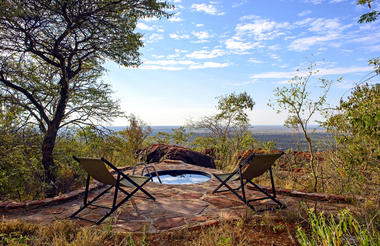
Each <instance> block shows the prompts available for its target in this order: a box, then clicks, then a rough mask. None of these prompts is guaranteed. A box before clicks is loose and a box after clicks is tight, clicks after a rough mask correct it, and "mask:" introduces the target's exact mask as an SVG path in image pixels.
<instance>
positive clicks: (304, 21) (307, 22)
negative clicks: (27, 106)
mask: <svg viewBox="0 0 380 246" xmlns="http://www.w3.org/2000/svg"><path fill="white" fill-rule="evenodd" d="M313 20H314V18H306V19H304V20H300V21H296V22H294V24H295V25H297V26H303V25H306V24H309V23H310V22H312V21H313Z"/></svg>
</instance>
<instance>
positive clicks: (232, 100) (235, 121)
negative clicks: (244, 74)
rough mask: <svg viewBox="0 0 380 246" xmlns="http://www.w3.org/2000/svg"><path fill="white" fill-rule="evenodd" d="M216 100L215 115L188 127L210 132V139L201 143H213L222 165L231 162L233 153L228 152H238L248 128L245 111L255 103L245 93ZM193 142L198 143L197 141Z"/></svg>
mask: <svg viewBox="0 0 380 246" xmlns="http://www.w3.org/2000/svg"><path fill="white" fill-rule="evenodd" d="M218 99H219V100H218V105H217V107H216V108H217V110H218V113H217V114H216V115H211V116H205V117H203V118H202V119H201V120H200V121H198V122H191V123H190V125H191V128H194V129H207V130H208V131H209V132H210V135H211V136H210V137H211V138H210V137H209V138H204V137H201V138H202V141H208V142H209V143H210V142H213V143H214V144H213V145H214V147H217V150H216V151H217V152H219V153H220V154H219V156H220V157H221V161H220V162H221V163H222V165H223V164H226V163H229V161H230V160H231V158H232V155H233V153H230V152H235V151H237V150H240V147H241V144H242V142H243V139H244V138H245V136H246V133H247V130H248V127H249V118H248V114H247V113H246V110H252V109H253V106H254V105H255V102H254V101H253V99H252V97H251V96H250V95H248V93H246V92H243V93H239V94H235V93H231V94H229V95H225V96H221V97H218ZM210 140H211V141H210ZM194 141H195V142H199V141H197V139H195V140H194ZM223 162H224V163H223Z"/></svg>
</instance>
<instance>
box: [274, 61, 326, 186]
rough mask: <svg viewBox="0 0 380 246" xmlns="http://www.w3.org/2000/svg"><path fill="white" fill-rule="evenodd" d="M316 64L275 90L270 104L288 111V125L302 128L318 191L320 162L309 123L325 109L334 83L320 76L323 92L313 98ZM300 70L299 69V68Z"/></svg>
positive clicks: (279, 110) (285, 123)
mask: <svg viewBox="0 0 380 246" xmlns="http://www.w3.org/2000/svg"><path fill="white" fill-rule="evenodd" d="M314 66H315V65H314V64H311V65H310V67H308V69H307V72H306V73H305V75H301V76H298V75H296V76H294V77H293V78H292V79H291V80H290V81H289V85H288V86H283V87H277V88H276V89H275V90H274V96H275V99H274V102H273V101H271V100H270V101H269V103H268V105H269V106H270V107H271V108H273V109H274V110H276V111H277V113H280V112H283V111H287V112H288V118H287V119H286V121H285V122H284V125H285V126H287V127H291V128H294V129H296V130H298V129H301V131H302V133H303V135H304V137H305V139H306V141H307V143H308V147H309V152H310V155H311V158H310V168H311V171H312V174H313V177H314V188H313V189H314V191H317V187H318V164H316V163H315V161H314V159H315V154H314V149H313V144H312V139H311V136H310V133H309V131H308V125H309V122H310V120H311V118H312V116H313V115H314V114H315V113H316V112H318V111H320V110H321V109H323V106H324V104H325V102H326V97H327V93H328V91H329V89H330V86H331V84H332V81H331V80H326V79H323V78H319V81H320V82H321V86H320V87H321V88H322V90H323V91H322V93H321V95H320V96H319V97H317V99H316V100H313V99H312V96H311V93H310V91H309V90H308V89H309V88H308V87H309V85H310V82H311V79H312V77H313V75H315V74H317V73H318V71H314V70H313V69H314ZM297 72H299V70H297Z"/></svg>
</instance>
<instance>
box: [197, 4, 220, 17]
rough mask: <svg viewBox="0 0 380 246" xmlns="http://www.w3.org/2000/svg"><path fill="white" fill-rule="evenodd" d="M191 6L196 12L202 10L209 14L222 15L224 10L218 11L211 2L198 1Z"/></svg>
mask: <svg viewBox="0 0 380 246" xmlns="http://www.w3.org/2000/svg"><path fill="white" fill-rule="evenodd" d="M191 8H192V9H194V10H195V11H198V12H204V13H206V14H210V15H224V12H219V11H218V10H217V9H216V7H215V6H214V5H212V4H208V5H207V4H204V3H200V4H195V3H194V4H192V5H191Z"/></svg>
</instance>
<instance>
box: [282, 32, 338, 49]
mask: <svg viewBox="0 0 380 246" xmlns="http://www.w3.org/2000/svg"><path fill="white" fill-rule="evenodd" d="M339 37H340V36H339V35H338V34H334V33H333V34H328V35H325V36H310V37H305V38H299V39H296V40H294V41H293V42H292V43H291V44H290V45H289V49H290V50H294V51H305V50H308V49H310V47H311V46H313V45H317V44H321V43H324V42H327V41H331V40H336V39H338V38H339Z"/></svg>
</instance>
